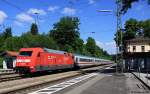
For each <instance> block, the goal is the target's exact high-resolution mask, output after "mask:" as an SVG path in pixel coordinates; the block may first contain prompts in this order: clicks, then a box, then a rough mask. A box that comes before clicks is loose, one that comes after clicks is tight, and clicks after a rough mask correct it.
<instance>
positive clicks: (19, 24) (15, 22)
mask: <svg viewBox="0 0 150 94" xmlns="http://www.w3.org/2000/svg"><path fill="white" fill-rule="evenodd" d="M14 24H15V25H17V26H23V23H21V22H19V21H14Z"/></svg>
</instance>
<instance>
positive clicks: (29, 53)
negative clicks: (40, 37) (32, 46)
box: [19, 51, 32, 56]
mask: <svg viewBox="0 0 150 94" xmlns="http://www.w3.org/2000/svg"><path fill="white" fill-rule="evenodd" d="M19 55H21V56H31V55H32V51H22V52H20V53H19Z"/></svg>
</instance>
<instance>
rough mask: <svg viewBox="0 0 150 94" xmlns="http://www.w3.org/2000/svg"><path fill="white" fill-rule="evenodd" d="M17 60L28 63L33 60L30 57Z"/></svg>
mask: <svg viewBox="0 0 150 94" xmlns="http://www.w3.org/2000/svg"><path fill="white" fill-rule="evenodd" d="M17 62H25V63H27V62H31V60H30V59H17Z"/></svg>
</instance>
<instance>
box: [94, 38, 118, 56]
mask: <svg viewBox="0 0 150 94" xmlns="http://www.w3.org/2000/svg"><path fill="white" fill-rule="evenodd" d="M96 44H97V45H98V46H99V47H101V48H103V49H104V50H106V51H107V52H108V53H109V54H115V53H116V44H115V42H106V43H103V42H100V41H96Z"/></svg>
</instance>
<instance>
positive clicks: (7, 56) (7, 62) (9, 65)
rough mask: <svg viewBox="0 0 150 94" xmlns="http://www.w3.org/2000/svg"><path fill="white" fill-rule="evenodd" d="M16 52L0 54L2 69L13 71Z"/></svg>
mask: <svg viewBox="0 0 150 94" xmlns="http://www.w3.org/2000/svg"><path fill="white" fill-rule="evenodd" d="M18 54H19V53H18V52H13V51H4V52H2V53H0V57H2V58H3V69H13V68H15V67H16V58H17V55H18Z"/></svg>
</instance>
